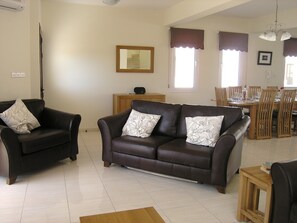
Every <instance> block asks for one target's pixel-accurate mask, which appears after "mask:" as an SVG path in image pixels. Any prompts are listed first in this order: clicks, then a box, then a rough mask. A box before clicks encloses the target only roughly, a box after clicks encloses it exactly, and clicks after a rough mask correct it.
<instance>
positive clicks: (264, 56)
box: [257, 51, 272, 65]
mask: <svg viewBox="0 0 297 223" xmlns="http://www.w3.org/2000/svg"><path fill="white" fill-rule="evenodd" d="M271 61H272V52H269V51H259V52H258V63H257V64H258V65H271Z"/></svg>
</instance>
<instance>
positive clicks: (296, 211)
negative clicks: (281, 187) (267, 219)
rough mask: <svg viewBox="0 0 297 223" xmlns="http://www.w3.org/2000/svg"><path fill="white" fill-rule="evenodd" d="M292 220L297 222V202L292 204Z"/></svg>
mask: <svg viewBox="0 0 297 223" xmlns="http://www.w3.org/2000/svg"><path fill="white" fill-rule="evenodd" d="M290 222H297V203H294V204H292V206H291V212H290Z"/></svg>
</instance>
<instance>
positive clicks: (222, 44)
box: [219, 32, 249, 52]
mask: <svg viewBox="0 0 297 223" xmlns="http://www.w3.org/2000/svg"><path fill="white" fill-rule="evenodd" d="M248 39H249V35H248V34H246V33H233V32H219V49H220V50H237V51H242V52H248Z"/></svg>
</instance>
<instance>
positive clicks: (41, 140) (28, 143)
mask: <svg viewBox="0 0 297 223" xmlns="http://www.w3.org/2000/svg"><path fill="white" fill-rule="evenodd" d="M70 138H71V137H70V132H69V131H65V130H60V129H42V128H40V129H37V130H35V131H32V133H31V134H30V135H28V134H26V135H19V136H18V139H19V142H20V143H21V145H22V146H21V148H22V152H23V153H24V154H30V153H34V152H38V151H41V150H45V149H49V148H52V147H55V146H58V145H62V144H65V143H69V142H70Z"/></svg>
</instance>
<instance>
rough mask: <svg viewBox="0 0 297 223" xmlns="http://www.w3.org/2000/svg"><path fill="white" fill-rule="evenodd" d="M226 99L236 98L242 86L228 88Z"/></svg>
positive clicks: (240, 92)
mask: <svg viewBox="0 0 297 223" xmlns="http://www.w3.org/2000/svg"><path fill="white" fill-rule="evenodd" d="M228 93H229V95H228V97H229V98H234V97H238V96H239V95H240V94H242V86H233V87H229V88H228Z"/></svg>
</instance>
